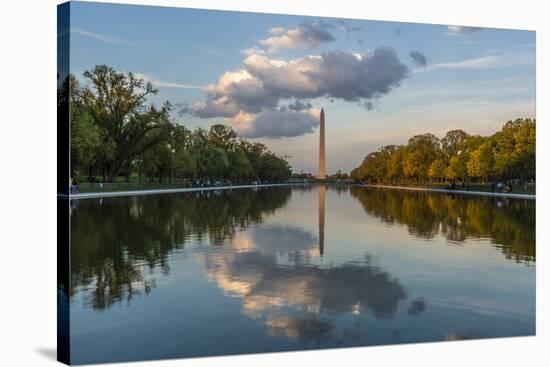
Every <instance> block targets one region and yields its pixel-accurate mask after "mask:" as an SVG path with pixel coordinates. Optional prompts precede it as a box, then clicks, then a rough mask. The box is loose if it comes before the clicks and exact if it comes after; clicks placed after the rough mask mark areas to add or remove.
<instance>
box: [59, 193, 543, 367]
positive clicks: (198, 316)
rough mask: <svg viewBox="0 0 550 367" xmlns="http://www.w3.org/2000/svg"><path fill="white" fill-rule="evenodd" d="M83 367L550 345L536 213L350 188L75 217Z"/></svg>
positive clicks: (503, 204)
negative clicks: (370, 348)
mask: <svg viewBox="0 0 550 367" xmlns="http://www.w3.org/2000/svg"><path fill="white" fill-rule="evenodd" d="M70 207H71V209H70V220H71V236H72V247H71V266H72V267H71V274H70V286H69V287H68V290H69V296H70V331H71V360H72V362H73V363H76V364H80V363H96V362H114V361H129V360H143V359H160V358H179V357H191V356H209V355H222V354H240V353H257V352H271V351H288V350H303V349H317V348H331V347H351V346H367V345H381V344H399V343H411V342H428V341H444V340H457V339H475V338H491V337H505V336H523V335H533V334H534V333H535V264H536V252H535V201H534V200H519V199H502V198H498V199H497V198H488V197H475V196H460V195H454V196H452V195H445V194H441V193H423V192H410V191H399V190H388V189H375V188H362V187H348V186H304V187H299V186H293V187H290V186H288V187H276V188H256V189H238V190H227V191H208V192H207V191H205V192H192V193H180V194H163V195H150V196H133V197H118V198H103V199H84V200H83V199H81V200H78V201H73V202H72V203H71V205H70Z"/></svg>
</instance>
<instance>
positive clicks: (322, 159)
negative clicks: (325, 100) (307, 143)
mask: <svg viewBox="0 0 550 367" xmlns="http://www.w3.org/2000/svg"><path fill="white" fill-rule="evenodd" d="M317 178H318V179H320V180H324V179H325V178H327V176H326V167H325V110H324V109H322V108H321V121H320V125H319V174H318V175H317Z"/></svg>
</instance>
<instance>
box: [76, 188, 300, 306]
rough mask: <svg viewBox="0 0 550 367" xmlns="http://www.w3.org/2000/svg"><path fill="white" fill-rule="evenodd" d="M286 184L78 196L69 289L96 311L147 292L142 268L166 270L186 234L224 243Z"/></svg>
mask: <svg viewBox="0 0 550 367" xmlns="http://www.w3.org/2000/svg"><path fill="white" fill-rule="evenodd" d="M290 192H291V190H290V188H277V189H270V190H263V189H259V190H233V191H219V192H212V191H205V192H194V193H186V194H177V195H167V194H165V195H157V196H155V197H154V198H152V197H148V196H134V197H121V198H110V199H99V200H91V199H90V200H80V201H79V203H78V206H73V208H72V209H71V236H72V238H71V243H72V245H71V266H72V268H71V287H70V289H71V295H74V293H75V292H76V291H78V289H80V288H84V289H85V290H86V292H87V301H86V303H87V304H88V305H89V306H91V307H93V308H95V309H105V308H109V307H110V306H112V305H113V304H115V303H117V302H121V301H127V302H130V301H131V300H132V297H134V296H135V295H138V294H141V293H149V292H150V291H151V289H152V288H153V287H154V286H155V279H154V278H148V277H147V276H146V275H147V273H148V272H147V270H148V269H149V272H152V270H153V269H155V268H157V267H158V268H160V269H161V270H162V271H163V272H164V273H165V274H167V273H168V271H169V265H168V258H169V255H170V254H171V253H172V252H174V251H177V250H181V249H183V248H184V247H185V244H186V243H187V242H188V241H189V240H195V241H198V242H206V243H208V242H210V243H211V244H213V245H222V244H224V243H225V242H226V241H228V240H230V239H231V237H232V236H233V235H234V234H235V232H236V231H238V230H239V229H244V228H246V227H247V226H248V225H250V224H251V223H259V222H261V221H262V218H263V216H264V215H266V214H269V213H272V212H274V211H275V210H276V209H277V208H280V207H282V206H284V205H285V204H286V202H287V201H288V199H289V198H290Z"/></svg>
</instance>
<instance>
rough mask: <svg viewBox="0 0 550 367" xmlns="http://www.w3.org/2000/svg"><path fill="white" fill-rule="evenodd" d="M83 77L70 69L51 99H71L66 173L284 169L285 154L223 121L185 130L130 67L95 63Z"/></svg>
mask: <svg viewBox="0 0 550 367" xmlns="http://www.w3.org/2000/svg"><path fill="white" fill-rule="evenodd" d="M83 76H84V79H85V81H86V83H85V84H86V85H81V83H79V82H78V81H77V79H76V78H75V77H74V75H69V76H68V77H67V78H66V80H64V81H63V83H67V84H65V85H63V86H62V87H61V88H60V89H59V93H58V103H64V102H66V100H68V101H69V104H70V122H71V158H70V159H71V175H72V177H75V176H77V175H80V176H83V175H85V176H87V178H88V180H89V181H95V180H98V179H97V178H96V177H97V176H100V177H102V178H103V181H105V182H113V181H115V179H116V178H117V177H119V176H123V177H125V178H126V181H129V180H130V177H131V176H132V175H138V176H139V178H140V180H141V178H142V177H143V178H147V179H148V180H149V181H156V180H158V181H159V182H166V181H169V182H171V180H172V179H173V178H180V179H182V178H185V179H191V180H202V181H206V180H208V181H210V180H231V181H233V182H248V181H250V180H261V181H269V182H275V181H284V180H287V179H288V178H290V176H291V167H290V165H289V164H288V162H287V161H286V160H284V159H283V158H280V157H278V156H276V155H275V154H274V153H273V152H271V151H270V150H269V149H268V148H267V147H266V146H265V145H264V144H261V143H252V142H249V141H247V140H244V139H240V138H238V137H237V134H236V133H235V131H233V129H232V128H231V127H229V126H226V125H223V124H217V125H213V126H212V127H210V129H209V130H205V129H203V128H196V129H195V130H192V131H191V130H189V129H187V128H186V127H185V126H183V125H181V124H177V123H176V122H175V121H174V120H173V119H172V118H171V116H170V112H171V109H172V106H171V105H170V103H169V102H165V103H164V104H163V105H162V106H161V107H156V106H155V105H153V104H150V103H148V97H150V96H152V95H154V94H156V93H157V92H158V90H157V89H155V88H154V87H153V85H152V84H151V83H150V82H148V81H145V80H144V79H142V78H139V77H136V76H135V75H134V74H133V73H131V72H128V73H124V72H120V71H117V70H115V69H113V68H112V67H109V66H107V65H97V66H95V67H94V68H92V69H91V70H86V71H85V72H84V73H83ZM67 91H68V92H67ZM67 94H68V95H67Z"/></svg>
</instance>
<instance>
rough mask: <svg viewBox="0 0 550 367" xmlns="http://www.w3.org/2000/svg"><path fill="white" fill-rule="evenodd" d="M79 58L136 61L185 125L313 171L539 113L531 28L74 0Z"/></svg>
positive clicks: (80, 67) (79, 63)
mask: <svg viewBox="0 0 550 367" xmlns="http://www.w3.org/2000/svg"><path fill="white" fill-rule="evenodd" d="M70 55H71V56H70V57H71V61H70V62H71V72H72V73H74V74H75V75H77V77H79V78H82V72H83V71H84V70H86V69H89V68H92V67H93V66H95V65H97V64H107V65H109V66H112V67H114V68H116V69H118V70H121V71H125V72H128V71H132V72H133V73H135V74H138V75H139V76H141V77H142V78H145V79H147V80H149V81H151V82H152V83H153V84H154V86H156V87H157V88H158V89H159V93H158V94H157V95H156V96H154V97H153V98H152V99H151V102H153V103H155V104H157V105H160V104H162V103H163V102H164V101H170V102H171V103H172V104H173V106H174V112H173V117H174V119H175V120H176V121H177V122H178V123H181V124H184V125H185V126H186V127H188V128H195V127H203V128H206V129H207V128H209V126H211V125H212V124H215V123H225V124H229V125H231V126H233V127H234V129H235V130H236V131H237V132H238V134H239V135H240V136H242V137H245V138H247V139H250V140H253V141H260V142H262V143H264V144H266V145H267V146H268V147H269V148H270V149H271V150H272V151H274V152H275V153H277V154H279V155H289V156H291V158H289V159H288V160H289V162H290V163H291V164H292V166H293V169H294V171H296V172H299V171H301V170H304V171H310V172H312V173H315V172H316V171H317V156H318V129H317V128H318V124H319V119H318V114H319V111H320V109H321V107H324V109H325V112H326V150H327V172H328V173H329V174H330V173H334V172H336V171H337V170H338V169H341V170H342V171H349V170H351V169H352V168H354V167H356V166H357V165H358V164H359V163H360V161H361V160H362V158H363V157H364V156H365V155H366V154H367V153H368V152H370V151H372V150H375V149H377V148H378V147H380V146H381V145H386V144H403V143H406V141H407V140H408V138H409V137H411V136H413V135H415V134H420V133H424V132H431V133H434V134H435V135H437V136H439V137H441V136H443V135H444V134H445V132H446V131H448V130H450V129H463V130H465V131H467V132H469V133H473V134H483V135H488V134H492V133H494V132H495V131H497V130H499V129H500V128H501V126H502V125H503V124H504V123H505V122H506V121H507V120H510V119H514V118H517V117H531V118H534V117H535V32H532V31H518V30H505V29H489V28H474V27H460V26H448V25H425V24H412V23H399V22H382V21H367V20H351V19H349V20H348V19H344V20H342V19H332V18H320V17H314V16H313V17H304V16H287V15H273V14H258V13H242V12H225V11H224V12H222V11H211V10H208V11H206V10H192V9H183V8H167V7H153V6H131V5H114V4H100V3H84V2H72V4H71V54H70Z"/></svg>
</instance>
